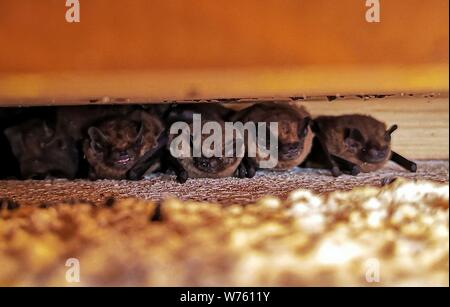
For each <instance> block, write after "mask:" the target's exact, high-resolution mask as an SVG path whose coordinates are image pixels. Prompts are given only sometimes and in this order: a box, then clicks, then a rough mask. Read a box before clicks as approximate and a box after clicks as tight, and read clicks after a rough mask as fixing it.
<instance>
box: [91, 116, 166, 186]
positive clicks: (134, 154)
mask: <svg viewBox="0 0 450 307" xmlns="http://www.w3.org/2000/svg"><path fill="white" fill-rule="evenodd" d="M162 131H163V126H162V123H161V121H160V120H159V119H158V118H157V117H156V116H154V115H152V114H150V113H149V112H146V111H144V110H136V111H134V112H133V113H132V114H130V115H127V116H120V115H119V116H114V117H110V118H107V119H105V120H103V121H101V122H99V123H98V124H95V125H92V126H90V127H89V128H88V129H87V136H86V138H85V139H84V142H83V152H84V154H85V157H86V160H87V161H88V163H89V165H90V173H89V177H90V178H91V179H128V174H129V172H130V170H132V169H133V168H134V167H136V164H137V163H138V162H142V159H143V158H144V157H145V158H146V159H147V158H149V157H148V153H149V152H152V151H153V150H154V148H155V147H157V146H158V138H159V136H160V135H161V133H162Z"/></svg>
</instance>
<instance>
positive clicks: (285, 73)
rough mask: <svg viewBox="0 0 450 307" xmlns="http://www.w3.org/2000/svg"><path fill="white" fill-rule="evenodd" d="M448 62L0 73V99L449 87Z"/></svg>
mask: <svg viewBox="0 0 450 307" xmlns="http://www.w3.org/2000/svg"><path fill="white" fill-rule="evenodd" d="M448 78H449V73H448V65H426V66H411V67H402V68H395V67H389V66H386V67H364V68H351V67H347V68H341V69H334V68H330V67H324V66H316V67H310V68H305V69H247V70H240V69H233V70H204V71H201V70H196V71H174V72H169V71H159V72H133V71H117V72H84V73H83V72H65V73H64V72H53V73H35V74H32V73H24V74H1V73H0V105H4V106H6V105H45V104H89V103H90V102H91V101H94V102H96V103H148V102H161V101H164V100H169V101H171V100H189V99H218V98H259V99H264V98H267V99H277V98H288V97H301V96H305V95H306V96H310V95H339V94H341V95H347V94H370V93H372V94H390V93H402V92H407V93H423V92H438V93H439V92H442V93H447V92H448Z"/></svg>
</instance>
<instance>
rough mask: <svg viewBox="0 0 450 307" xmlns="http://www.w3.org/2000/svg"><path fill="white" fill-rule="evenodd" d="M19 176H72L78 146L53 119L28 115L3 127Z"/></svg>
mask: <svg viewBox="0 0 450 307" xmlns="http://www.w3.org/2000/svg"><path fill="white" fill-rule="evenodd" d="M5 135H6V137H7V139H8V141H9V144H10V147H11V150H12V153H13V154H14V157H15V158H16V160H17V161H18V163H19V167H20V174H21V178H24V179H38V180H39V179H46V178H69V179H72V178H75V176H76V173H77V170H78V154H79V153H78V150H77V148H76V146H75V143H74V142H73V140H72V139H71V138H70V137H68V136H67V135H66V134H65V133H64V132H63V131H60V130H57V129H56V127H55V125H54V122H53V121H51V120H43V119H30V120H26V121H24V122H22V123H19V124H18V125H16V126H12V127H9V128H7V129H6V130H5Z"/></svg>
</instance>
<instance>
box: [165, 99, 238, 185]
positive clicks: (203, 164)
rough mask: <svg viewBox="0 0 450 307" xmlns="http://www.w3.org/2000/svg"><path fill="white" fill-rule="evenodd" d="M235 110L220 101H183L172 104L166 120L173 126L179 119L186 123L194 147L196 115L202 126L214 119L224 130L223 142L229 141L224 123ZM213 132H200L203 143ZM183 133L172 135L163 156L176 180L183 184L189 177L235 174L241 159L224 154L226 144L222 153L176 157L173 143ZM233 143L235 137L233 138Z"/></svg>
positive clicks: (168, 124) (228, 175) (217, 176)
mask: <svg viewBox="0 0 450 307" xmlns="http://www.w3.org/2000/svg"><path fill="white" fill-rule="evenodd" d="M232 113H233V111H232V110H230V109H227V108H225V107H223V106H221V105H218V104H180V105H176V106H173V107H171V108H170V109H169V110H168V112H167V114H166V116H165V121H166V124H167V127H171V125H172V124H174V123H176V122H183V123H186V124H187V125H189V137H190V140H189V143H190V145H191V149H192V148H193V147H194V138H195V137H196V136H194V134H193V132H194V129H193V116H194V114H199V115H200V116H201V125H202V126H203V125H204V124H205V123H206V122H210V121H213V122H215V123H218V125H220V127H221V132H222V144H225V142H226V141H227V140H226V139H225V122H224V120H225V119H226V118H228V117H229V116H230V115H231V114H232ZM210 135H211V134H201V136H200V137H201V139H200V140H201V142H200V143H203V141H205V140H206V139H207V138H208V137H209V136H210ZM179 136H180V134H170V135H169V137H168V142H167V151H166V153H165V155H164V156H163V161H164V165H165V169H172V170H173V171H174V172H175V174H176V176H177V181H178V182H180V183H184V182H186V180H187V179H188V178H223V177H230V176H234V175H235V174H236V170H237V168H238V166H239V164H240V163H241V160H242V158H241V157H238V156H237V155H233V156H230V157H227V156H226V155H225V152H224V151H225V147H226V146H222V149H223V152H222V155H220V156H211V157H205V156H204V154H203V153H201V155H200V156H194V155H190V156H188V157H180V158H175V157H173V156H172V154H171V153H170V151H169V147H170V144H171V143H172V141H174V140H175V138H176V137H179ZM231 141H233V142H234V140H231ZM234 146H235V144H233V147H234Z"/></svg>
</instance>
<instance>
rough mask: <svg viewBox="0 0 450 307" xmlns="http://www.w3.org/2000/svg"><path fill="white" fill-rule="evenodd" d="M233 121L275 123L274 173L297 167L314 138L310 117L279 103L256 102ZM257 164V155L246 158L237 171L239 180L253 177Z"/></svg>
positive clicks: (293, 107)
mask: <svg viewBox="0 0 450 307" xmlns="http://www.w3.org/2000/svg"><path fill="white" fill-rule="evenodd" d="M233 121H240V122H242V123H244V124H245V123H247V122H254V123H266V124H267V125H269V123H270V122H276V123H278V135H277V139H278V144H277V148H278V163H277V164H276V166H275V167H274V169H275V170H289V169H291V168H293V167H296V166H298V165H300V164H301V163H302V162H303V161H304V160H305V159H306V157H307V156H308V154H309V152H310V150H311V147H312V142H313V137H314V135H313V133H312V131H311V128H310V127H309V125H310V122H311V116H310V114H309V113H308V112H307V111H306V109H304V108H303V107H296V106H292V105H288V104H281V103H258V104H254V105H252V106H250V107H248V108H246V109H244V110H242V111H240V112H238V113H237V114H236V115H234V116H233ZM269 134H270V131H268V132H267V133H266V138H267V140H266V144H269V143H270V140H269ZM249 141H250V140H247V142H249ZM247 145H248V143H247ZM260 162H261V158H260V157H259V156H258V155H257V156H256V157H248V156H246V157H245V158H244V160H243V163H242V165H241V168H240V177H244V176H246V177H249V178H250V177H253V176H254V175H255V172H256V169H257V168H258V164H259V163H260Z"/></svg>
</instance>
